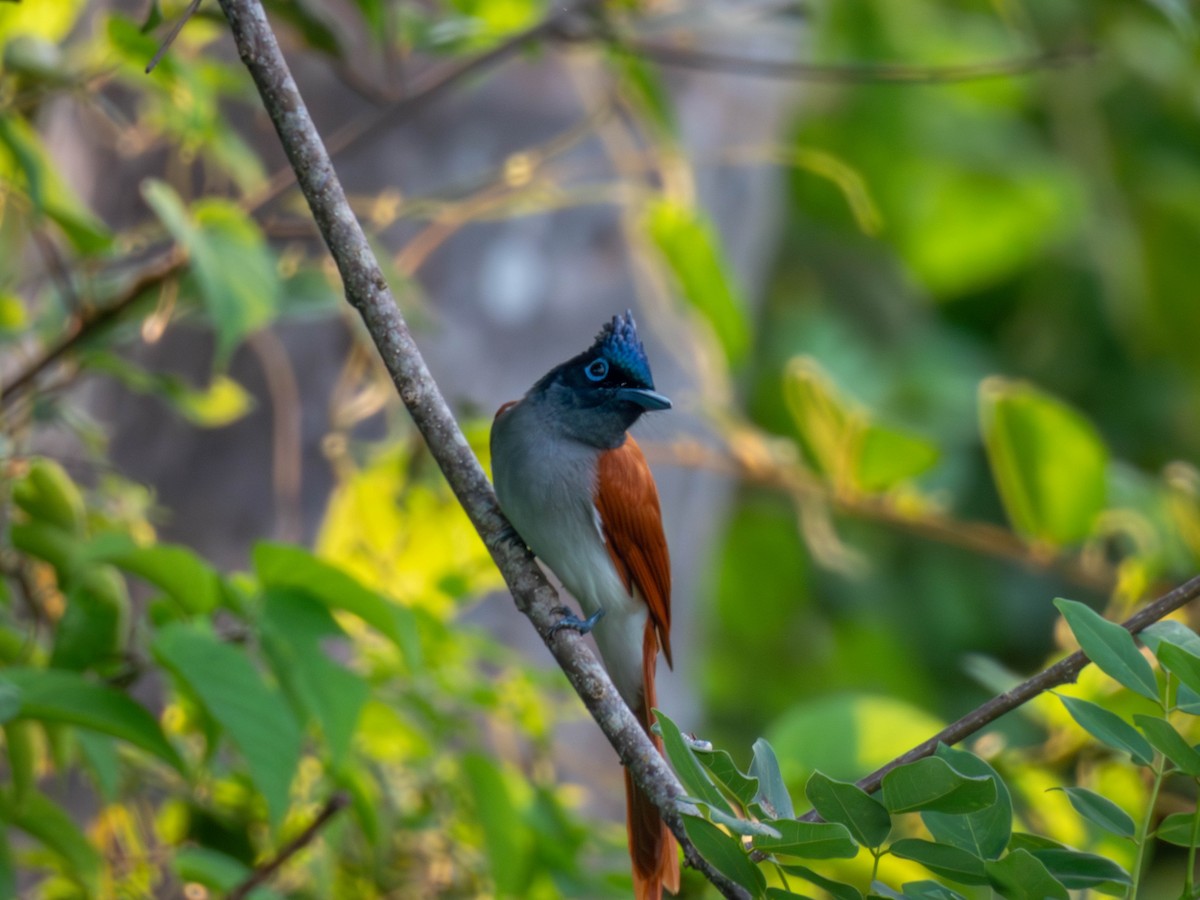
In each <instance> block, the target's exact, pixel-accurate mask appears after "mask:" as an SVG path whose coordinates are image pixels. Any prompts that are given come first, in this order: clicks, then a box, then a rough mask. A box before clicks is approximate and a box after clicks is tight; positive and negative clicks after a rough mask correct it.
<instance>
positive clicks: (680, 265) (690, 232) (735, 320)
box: [646, 200, 750, 362]
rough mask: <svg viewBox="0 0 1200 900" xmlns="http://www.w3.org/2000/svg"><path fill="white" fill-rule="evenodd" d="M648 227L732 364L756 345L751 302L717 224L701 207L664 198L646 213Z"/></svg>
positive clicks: (683, 290) (656, 244)
mask: <svg viewBox="0 0 1200 900" xmlns="http://www.w3.org/2000/svg"><path fill="white" fill-rule="evenodd" d="M646 230H647V233H648V234H649V236H650V240H651V241H652V243H653V244H654V245H655V246H656V247H657V248H658V250H659V252H660V253H662V255H663V258H664V259H665V260H666V263H667V266H668V267H669V268H670V270H671V273H672V274H673V275H674V276H675V279H676V280H677V281H678V282H679V287H680V291H681V292H682V294H683V297H684V299H685V300H687V301H688V302H689V303H691V304H692V306H694V307H695V308H696V310H697V311H698V312H699V313H700V314H701V315H702V316H703V317H704V318H705V319H706V320H707V321H708V324H709V325H710V326H712V331H713V334H714V335H715V336H716V338H717V340H718V341H720V343H721V346H722V347H723V348H724V349H725V355H726V357H728V359H729V361H730V362H738V361H740V360H741V359H742V358H743V357H744V356H745V354H746V351H747V350H748V349H749V348H750V326H749V323H748V321H747V316H746V304H745V302H744V300H743V299H742V298H741V296H740V295H739V294H738V292H737V289H736V287H735V286H734V282H733V276H732V273H731V272H730V270H729V265H728V263H727V262H726V261H725V259H724V258H723V257H722V254H721V249H720V242H719V241H718V239H717V236H716V234H715V232H714V230H713V227H712V225H711V224H710V223H709V222H708V220H707V219H705V218H704V217H703V216H702V215H701V214H700V213H699V212H697V211H696V210H694V209H692V208H690V207H687V206H682V205H680V204H677V203H671V202H669V201H667V200H660V201H658V202H656V203H653V204H651V205H650V207H649V209H648V211H647V213H646Z"/></svg>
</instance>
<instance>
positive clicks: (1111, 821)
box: [1054, 787, 1135, 838]
mask: <svg viewBox="0 0 1200 900" xmlns="http://www.w3.org/2000/svg"><path fill="white" fill-rule="evenodd" d="M1054 790H1061V791H1063V792H1064V793H1065V794H1066V795H1067V799H1068V800H1069V801H1070V802H1071V806H1073V807H1075V811H1076V812H1077V813H1079V814H1080V815H1081V816H1083V817H1084V818H1085V819H1087V820H1088V821H1089V822H1091V823H1093V824H1094V825H1099V826H1100V827H1101V828H1103V829H1104V830H1105V831H1110V832H1112V833H1113V834H1115V835H1118V836H1119V837H1124V838H1131V837H1133V836H1134V833H1135V830H1134V824H1133V819H1131V818H1130V817H1129V814H1128V813H1127V812H1125V810H1123V809H1121V807H1119V806H1117V804H1115V803H1113V802H1112V801H1111V800H1109V799H1108V798H1107V797H1101V796H1100V795H1099V794H1097V793H1095V792H1094V791H1089V790H1088V789H1087V788H1081V787H1064V788H1054Z"/></svg>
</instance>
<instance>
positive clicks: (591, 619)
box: [549, 606, 604, 637]
mask: <svg viewBox="0 0 1200 900" xmlns="http://www.w3.org/2000/svg"><path fill="white" fill-rule="evenodd" d="M550 612H552V613H557V614H558V615H560V616H562V618H561V619H559V620H558V621H557V622H555V623H554V624H553V625H551V626H550V634H549V637H554V635H556V634H558V633H559V632H560V631H562V630H563V629H564V628H570V629H572V630H574V631H578V632H579V633H580V634H587V633H588V632H589V631H591V630H592V629H593V628H595V627H596V623H597V622H599V621H600V620H601V619H602V618H603V617H604V610H603V609H598V610H596V611H595V612H594V613H592V614H591V615H590V616H588V617H587V618H586V619H581V618H579V616H577V615H575V614H574V613H573V612H571V610H569V609H568V608H567V607H565V606H556V607H554V609H552V610H550Z"/></svg>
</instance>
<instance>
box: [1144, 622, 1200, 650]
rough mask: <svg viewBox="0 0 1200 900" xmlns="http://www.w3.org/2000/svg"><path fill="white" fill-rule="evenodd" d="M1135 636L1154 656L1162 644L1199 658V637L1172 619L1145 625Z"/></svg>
mask: <svg viewBox="0 0 1200 900" xmlns="http://www.w3.org/2000/svg"><path fill="white" fill-rule="evenodd" d="M1137 636H1138V640H1140V641H1141V642H1142V643H1143V644H1145V645H1146V646H1147V647H1149V648H1150V650H1151V651H1152V652H1153V653H1154V655H1155V656H1157V655H1158V648H1159V647H1161V646H1162V645H1163V644H1164V643H1165V644H1174V645H1175V646H1176V647H1180V648H1182V649H1184V650H1186V651H1187V652H1188V653H1190V654H1192V656H1200V635H1198V634H1196V632H1194V631H1192V629H1190V628H1188V627H1187V626H1186V625H1184V624H1183V623H1182V622H1177V621H1175V620H1174V619H1163V620H1162V621H1161V622H1155V623H1153V624H1151V625H1147V626H1146V627H1145V628H1143V629H1142V630H1141V631H1139V632H1138V635H1137Z"/></svg>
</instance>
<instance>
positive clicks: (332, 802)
mask: <svg viewBox="0 0 1200 900" xmlns="http://www.w3.org/2000/svg"><path fill="white" fill-rule="evenodd" d="M349 805H350V798H349V796H347V795H346V794H345V793H343V792H342V791H338V792H337V793H335V794H334V795H333V796H332V797H330V798H329V799H328V800H326V801H325V805H324V806H323V807H321V811H320V812H319V813H317V817H316V818H315V819H313V820H312V822H311V823H309V826H308V827H307V828H305V829H304V830H303V831H302V832H300V833H299V834H298V835H296V836H295V837H294V838H292V839H291V840H290V841H288V842H287V843H286V844H284V845H283V846H282V847H280V848H279V852H278V853H276V854H275V856H274V857H273V858H272V859H270V860H269V861H268V862H265V863H263V864H262V865H261V866H258V867H256V868H255V869H254V871H253V872H251V873H250V874H249V875H248V876H247V877H246V879H245V880H244V881H242V883H241V884H239V885H238V886H237V887H235V888H234V889H233V890H231V891H230V892H229V893H228V894H226V895H225V900H243V898H244V897H247V896H249V894H250V892H251V891H252V890H254V889H255V888H256V887H258V886H259V885H260V884H263V883H265V882H266V881H267V879H269V878H270V877H271V876H272V875H274V874H275V873H276V872H277V871H279V869H280V867H282V866H283V864H284V863H286V862H287V861H288V860H289V859H291V858H292V857H293V856H295V855H296V854H297V853H299V852H300V851H301V850H303V849H304V848H305V847H307V846H308V845H309V844H311V843H312V842H313V838H315V837H316V836H317V835H318V834H320V833H321V830H322V829H323V828H324V827H325V826H326V825H328V824H329V822H330V821H331V820H332V819H333V817H334V816H336V815H337V814H338V813H339V812H341V811H342V810H343V809H345V808H346V807H347V806H349Z"/></svg>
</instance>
